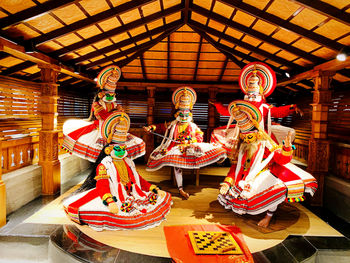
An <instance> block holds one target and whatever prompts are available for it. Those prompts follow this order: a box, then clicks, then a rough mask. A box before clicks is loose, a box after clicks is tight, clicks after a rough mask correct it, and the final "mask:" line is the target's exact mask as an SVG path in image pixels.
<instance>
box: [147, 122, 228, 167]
mask: <svg viewBox="0 0 350 263" xmlns="http://www.w3.org/2000/svg"><path fill="white" fill-rule="evenodd" d="M155 127H156V128H155V131H156V132H158V133H163V134H165V137H167V138H170V139H172V140H175V141H178V142H179V143H177V142H174V141H170V140H167V139H166V138H165V139H163V141H162V143H161V144H160V145H159V146H158V147H157V148H156V149H155V150H154V151H153V152H152V154H151V155H150V158H149V160H148V163H147V170H149V171H155V170H158V169H160V168H162V167H163V166H173V167H177V168H188V169H198V168H200V167H204V166H207V165H210V164H212V163H215V162H217V161H219V160H222V159H225V158H226V152H225V150H224V149H222V148H221V147H217V146H214V145H212V144H209V143H204V142H203V132H202V131H201V130H200V129H199V128H198V126H197V125H196V124H195V123H193V122H188V123H186V124H180V123H179V122H178V121H177V120H174V121H172V122H171V123H170V124H169V125H167V126H166V124H158V125H155ZM188 139H189V140H190V141H191V146H189V145H188V144H186V143H185V142H184V141H185V140H188ZM181 142H183V143H181Z"/></svg>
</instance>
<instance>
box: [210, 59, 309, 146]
mask: <svg viewBox="0 0 350 263" xmlns="http://www.w3.org/2000/svg"><path fill="white" fill-rule="evenodd" d="M239 86H240V88H241V90H242V91H243V93H244V94H245V96H244V100H245V101H249V102H250V103H251V104H253V105H254V106H255V107H257V108H258V109H259V110H260V112H261V113H262V119H261V121H260V127H262V128H263V129H264V130H265V131H266V132H267V133H268V134H269V135H270V136H271V137H272V138H273V139H274V140H275V141H276V142H278V143H279V144H281V143H282V140H283V139H284V138H285V136H286V135H287V133H288V132H289V131H291V132H292V133H293V137H294V135H295V131H294V129H292V128H289V127H285V126H282V125H276V124H273V123H272V122H271V117H273V118H284V117H287V116H289V115H290V114H292V113H294V112H296V113H299V114H300V115H301V116H302V115H303V113H302V111H301V110H300V109H299V108H298V107H297V106H296V105H295V104H292V105H286V106H281V107H274V106H273V105H270V104H268V103H266V100H265V98H266V97H268V96H269V95H271V94H272V92H273V91H274V89H275V87H276V75H275V72H274V71H273V70H272V69H271V68H270V67H269V66H268V65H266V64H264V63H262V62H252V63H249V64H247V65H246V66H245V67H244V68H243V69H242V71H241V74H240V77H239ZM213 104H214V106H215V107H216V109H217V111H218V112H219V113H220V114H221V115H223V116H230V113H229V111H228V108H226V107H224V106H223V105H222V104H221V103H219V102H215V103H213ZM236 132H237V131H234V126H230V127H226V126H225V127H219V128H216V129H215V130H214V131H213V133H212V136H211V142H212V143H219V144H221V145H222V146H223V147H224V148H225V149H226V150H227V151H228V152H230V151H231V149H232V148H234V142H233V141H232V140H231V139H230V138H232V136H233V135H234V133H236Z"/></svg>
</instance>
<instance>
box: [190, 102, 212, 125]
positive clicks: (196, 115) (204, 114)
mask: <svg viewBox="0 0 350 263" xmlns="http://www.w3.org/2000/svg"><path fill="white" fill-rule="evenodd" d="M192 113H193V121H194V123H195V124H197V125H198V127H199V128H200V129H202V130H206V129H207V128H208V103H201V102H197V103H196V104H194V105H193V109H192Z"/></svg>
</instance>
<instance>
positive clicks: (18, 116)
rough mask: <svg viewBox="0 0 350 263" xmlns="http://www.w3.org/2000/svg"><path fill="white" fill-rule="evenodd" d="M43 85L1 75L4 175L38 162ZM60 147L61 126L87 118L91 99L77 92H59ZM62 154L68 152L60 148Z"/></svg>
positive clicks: (1, 126)
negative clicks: (72, 120)
mask: <svg viewBox="0 0 350 263" xmlns="http://www.w3.org/2000/svg"><path fill="white" fill-rule="evenodd" d="M40 88H41V87H40V84H38V83H33V82H27V81H21V80H17V79H13V78H8V77H3V76H0V138H3V142H2V150H1V167H2V172H3V173H6V172H10V171H14V170H16V169H19V168H22V167H24V166H27V165H31V164H36V163H38V161H39V131H40V130H41V116H40V109H39V99H40V94H41V92H40ZM59 96H60V99H59V100H58V113H59V115H58V122H57V129H58V130H59V131H60V133H59V146H60V145H61V144H62V141H63V134H62V125H63V123H64V121H65V120H66V119H68V118H72V117H75V118H88V116H89V113H90V108H91V98H90V97H81V95H79V94H77V93H67V92H62V91H60V92H59ZM59 153H60V154H64V153H66V152H65V151H63V150H62V149H61V148H59Z"/></svg>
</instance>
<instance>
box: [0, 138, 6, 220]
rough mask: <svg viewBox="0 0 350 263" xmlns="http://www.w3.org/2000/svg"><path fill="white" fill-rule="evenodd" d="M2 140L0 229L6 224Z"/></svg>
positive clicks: (0, 153)
mask: <svg viewBox="0 0 350 263" xmlns="http://www.w3.org/2000/svg"><path fill="white" fill-rule="evenodd" d="M1 157H2V138H0V227H2V226H4V225H5V224H6V188H5V184H4V182H3V181H2V161H1Z"/></svg>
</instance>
